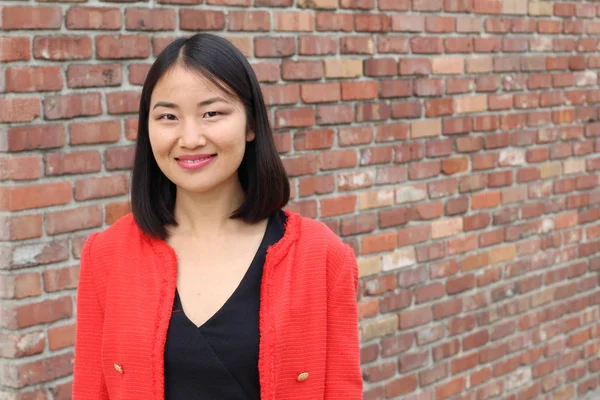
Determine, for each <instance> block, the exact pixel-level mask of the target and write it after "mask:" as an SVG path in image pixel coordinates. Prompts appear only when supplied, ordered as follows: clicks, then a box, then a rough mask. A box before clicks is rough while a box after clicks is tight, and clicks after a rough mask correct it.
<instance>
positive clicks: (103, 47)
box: [96, 11, 190, 59]
mask: <svg viewBox="0 0 600 400" xmlns="http://www.w3.org/2000/svg"><path fill="white" fill-rule="evenodd" d="M188 12H190V11H188ZM148 56H150V38H149V37H148V36H145V35H100V36H96V57H98V58H99V59H132V58H147V57H148Z"/></svg>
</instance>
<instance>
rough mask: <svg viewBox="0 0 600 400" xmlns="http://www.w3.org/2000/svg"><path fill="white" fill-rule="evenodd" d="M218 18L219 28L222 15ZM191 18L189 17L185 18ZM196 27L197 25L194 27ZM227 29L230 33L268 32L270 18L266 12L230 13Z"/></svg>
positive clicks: (184, 11)
mask: <svg viewBox="0 0 600 400" xmlns="http://www.w3.org/2000/svg"><path fill="white" fill-rule="evenodd" d="M187 13H188V10H181V11H180V18H181V15H183V14H187ZM221 14H222V15H221V16H219V20H218V21H219V26H220V22H221V17H223V18H224V14H223V13H221ZM186 18H191V17H186ZM196 26H197V25H196ZM222 28H223V27H222V26H221V27H220V28H216V27H215V28H212V29H211V30H218V29H222ZM228 29H229V30H230V31H263V32H264V31H269V30H270V29H271V17H270V15H269V13H268V12H266V11H230V12H229V19H228Z"/></svg>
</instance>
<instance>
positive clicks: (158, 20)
mask: <svg viewBox="0 0 600 400" xmlns="http://www.w3.org/2000/svg"><path fill="white" fill-rule="evenodd" d="M188 11H189V10H188ZM175 20H176V15H175V10H171V9H149V8H128V9H127V10H125V28H126V29H127V30H131V31H170V30H173V29H175V25H176V21H175Z"/></svg>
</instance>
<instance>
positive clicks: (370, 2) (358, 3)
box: [340, 0, 375, 10]
mask: <svg viewBox="0 0 600 400" xmlns="http://www.w3.org/2000/svg"><path fill="white" fill-rule="evenodd" d="M340 7H341V8H353V9H360V10H370V9H373V8H375V0H340Z"/></svg>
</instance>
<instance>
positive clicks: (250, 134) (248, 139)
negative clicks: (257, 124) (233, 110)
mask: <svg viewBox="0 0 600 400" xmlns="http://www.w3.org/2000/svg"><path fill="white" fill-rule="evenodd" d="M254 139H256V134H255V133H254V131H248V133H246V142H251V141H253V140H254Z"/></svg>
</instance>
